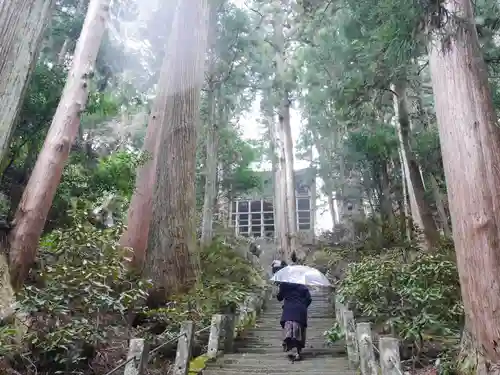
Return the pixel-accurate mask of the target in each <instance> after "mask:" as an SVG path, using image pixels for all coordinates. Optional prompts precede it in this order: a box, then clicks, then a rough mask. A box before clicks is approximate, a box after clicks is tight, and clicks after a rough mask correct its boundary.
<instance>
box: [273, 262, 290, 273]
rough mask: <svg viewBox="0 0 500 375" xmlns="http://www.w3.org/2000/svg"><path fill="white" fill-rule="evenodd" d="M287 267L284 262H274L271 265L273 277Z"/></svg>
mask: <svg viewBox="0 0 500 375" xmlns="http://www.w3.org/2000/svg"><path fill="white" fill-rule="evenodd" d="M286 266H287V264H286V262H285V261H284V260H274V261H273V263H272V264H271V269H272V272H273V275H274V274H275V273H276V272H278V271H279V270H280V269H282V268H285V267H286Z"/></svg>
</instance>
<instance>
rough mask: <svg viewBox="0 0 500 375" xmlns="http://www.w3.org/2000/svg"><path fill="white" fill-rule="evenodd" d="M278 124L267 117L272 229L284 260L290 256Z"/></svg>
mask: <svg viewBox="0 0 500 375" xmlns="http://www.w3.org/2000/svg"><path fill="white" fill-rule="evenodd" d="M277 128H278V125H277V124H276V122H275V120H274V118H273V117H272V116H271V117H270V118H269V132H270V134H271V151H272V163H273V172H274V173H273V184H274V185H273V187H274V202H273V209H274V230H275V237H276V243H277V254H278V256H279V257H280V259H282V260H285V259H288V257H289V256H290V254H291V253H290V251H289V247H288V239H287V233H288V216H287V213H288V210H287V201H286V179H285V171H284V169H285V166H284V164H285V163H284V161H285V159H284V147H283V144H282V142H281V139H280V137H279V131H278V129H277Z"/></svg>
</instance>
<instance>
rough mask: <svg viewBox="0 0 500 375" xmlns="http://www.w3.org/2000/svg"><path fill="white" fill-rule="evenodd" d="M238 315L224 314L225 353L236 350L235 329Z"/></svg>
mask: <svg viewBox="0 0 500 375" xmlns="http://www.w3.org/2000/svg"><path fill="white" fill-rule="evenodd" d="M235 324H236V317H235V315H234V314H226V315H224V324H223V326H224V349H223V350H224V353H232V352H233V350H234V329H235Z"/></svg>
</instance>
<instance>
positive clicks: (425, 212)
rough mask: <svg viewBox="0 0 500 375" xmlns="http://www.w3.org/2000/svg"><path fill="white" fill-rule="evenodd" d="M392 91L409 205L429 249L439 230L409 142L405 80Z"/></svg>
mask: <svg viewBox="0 0 500 375" xmlns="http://www.w3.org/2000/svg"><path fill="white" fill-rule="evenodd" d="M392 91H394V93H395V95H394V109H395V112H396V114H397V118H398V135H399V143H400V147H401V153H402V154H401V155H402V161H403V166H404V169H405V176H406V182H407V187H408V192H409V195H410V205H411V213H412V217H413V221H414V223H415V225H416V226H417V227H420V229H421V230H422V231H423V235H424V240H425V242H424V243H422V246H423V247H424V248H426V249H427V250H430V249H432V248H434V247H435V246H436V244H437V243H438V241H439V232H438V230H437V227H436V223H435V222H434V218H433V216H432V210H431V208H430V206H429V204H428V203H427V202H426V201H425V189H424V185H423V182H422V178H421V175H420V170H419V166H418V164H417V161H416V160H415V155H414V154H413V151H412V150H411V144H410V118H409V114H408V104H407V99H406V82H405V81H404V80H399V81H398V82H396V84H395V85H393V87H392Z"/></svg>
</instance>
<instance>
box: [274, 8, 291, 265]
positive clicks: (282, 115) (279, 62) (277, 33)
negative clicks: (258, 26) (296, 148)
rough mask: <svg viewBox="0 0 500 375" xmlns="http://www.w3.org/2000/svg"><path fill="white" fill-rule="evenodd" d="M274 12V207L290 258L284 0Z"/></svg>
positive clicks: (289, 177)
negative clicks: (276, 189)
mask: <svg viewBox="0 0 500 375" xmlns="http://www.w3.org/2000/svg"><path fill="white" fill-rule="evenodd" d="M273 5H274V12H275V15H274V17H273V20H272V24H273V33H274V35H273V39H274V48H275V51H274V53H275V63H276V75H275V76H276V78H275V86H276V87H277V90H278V98H279V104H278V123H277V125H276V130H277V131H276V139H277V143H278V147H277V151H278V160H279V168H278V169H279V179H280V180H279V183H280V185H281V186H280V188H281V189H280V190H281V192H280V194H282V197H283V201H284V204H282V205H280V206H278V207H277V208H278V209H280V210H283V211H284V218H285V221H286V224H285V225H283V226H282V229H283V230H285V229H286V232H284V233H282V234H281V235H282V236H284V237H283V238H282V240H281V241H280V242H281V245H282V246H284V247H283V248H282V250H281V251H282V252H283V256H284V259H286V260H287V261H290V257H291V255H292V252H293V251H296V250H297V218H296V215H297V213H296V210H295V174H294V171H293V142H292V136H291V129H290V102H289V97H288V90H287V84H286V81H285V80H286V74H285V73H286V66H285V39H284V34H283V24H284V22H285V19H286V15H285V10H284V9H285V8H286V6H287V0H275V1H274V3H273Z"/></svg>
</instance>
